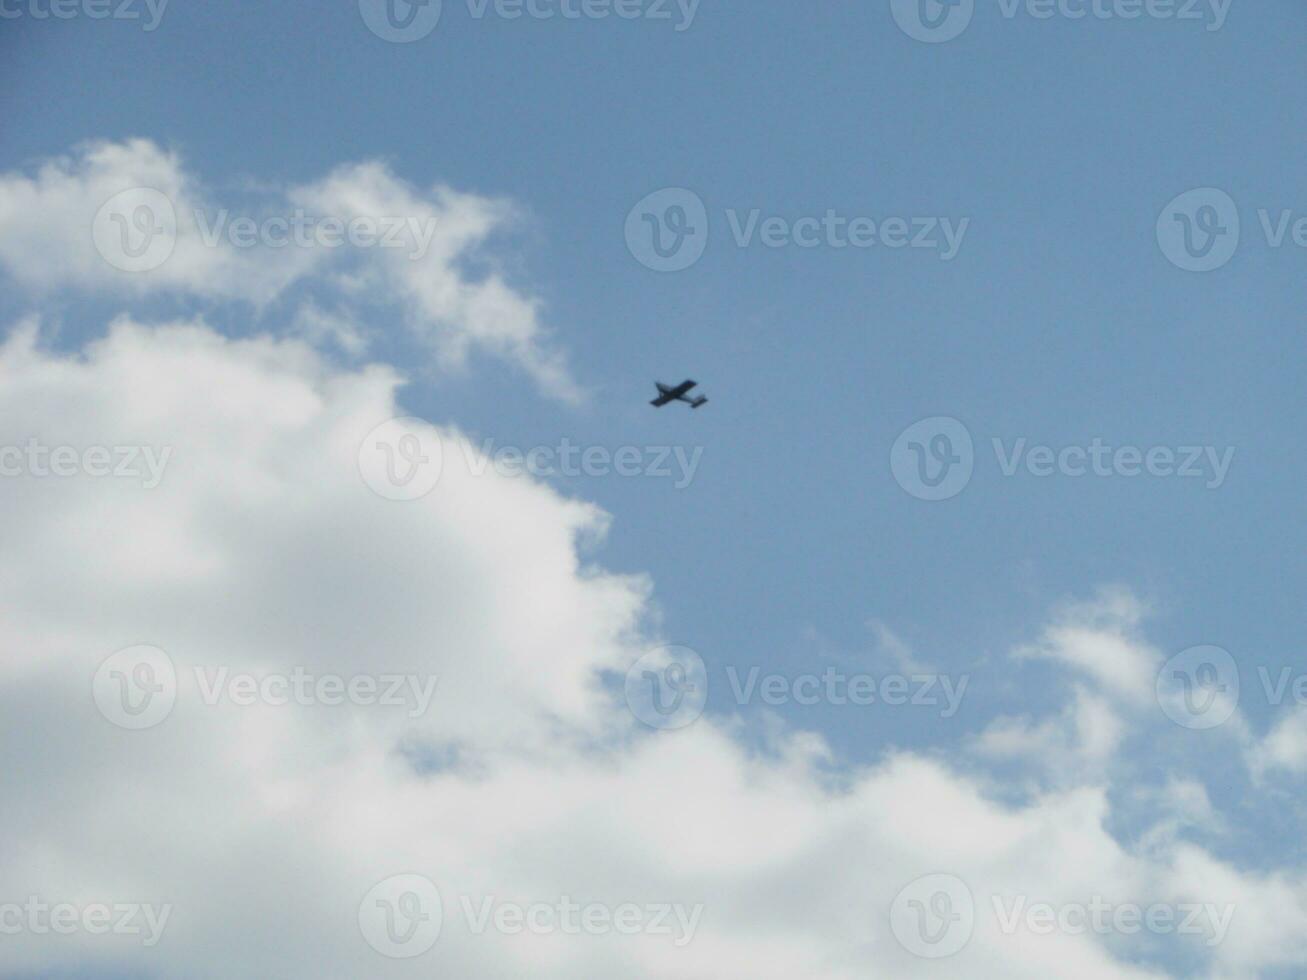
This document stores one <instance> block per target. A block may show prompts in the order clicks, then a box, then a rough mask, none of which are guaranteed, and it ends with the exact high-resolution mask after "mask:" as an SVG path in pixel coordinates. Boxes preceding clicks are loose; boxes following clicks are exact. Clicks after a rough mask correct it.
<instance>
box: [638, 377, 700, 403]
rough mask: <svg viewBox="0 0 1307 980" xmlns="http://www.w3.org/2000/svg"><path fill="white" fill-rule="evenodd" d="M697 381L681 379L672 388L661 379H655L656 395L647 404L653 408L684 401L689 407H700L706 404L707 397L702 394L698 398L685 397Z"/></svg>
mask: <svg viewBox="0 0 1307 980" xmlns="http://www.w3.org/2000/svg"><path fill="white" fill-rule="evenodd" d="M698 383H699V382H697V381H682V382H681V383H680V384H678V385H677V386H676V387H674V388H673V387H670V386H668V385H665V384H663V383H662V382H661V381H655V382H654V384H656V385H657V386H658V397H657V398H655V399H654V400H653V401H651V402H650V403H649V404H650V405H652V406H653V407H654V408H662V407H663V406H664V405H667V404H670V403H671V402H685V403H686V404H687V405H689V406H690V407H691V408H700V407H702V406H703V405H706V404H708V399H707V398H704V397H703V396H702V395H700V396H699V397H698V398H686V397H685V396H686V394H687V393H688V392H689V391H690V389H691V388H693V387H694V386H695V385H697V384H698Z"/></svg>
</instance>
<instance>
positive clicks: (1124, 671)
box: [1020, 589, 1163, 707]
mask: <svg viewBox="0 0 1307 980" xmlns="http://www.w3.org/2000/svg"><path fill="white" fill-rule="evenodd" d="M1144 612H1145V607H1144V606H1143V604H1142V603H1141V602H1140V601H1139V600H1138V599H1137V598H1135V597H1134V596H1133V595H1131V594H1130V593H1128V592H1126V591H1124V590H1120V589H1111V590H1106V591H1103V592H1102V593H1100V594H1099V595H1098V597H1097V598H1095V599H1094V600H1092V601H1089V602H1078V603H1069V604H1067V605H1065V606H1064V607H1063V608H1062V609H1061V610H1060V611H1059V614H1058V616H1057V618H1056V619H1055V620H1054V622H1053V623H1052V624H1050V625H1049V626H1048V627H1047V628H1046V629H1045V630H1044V632H1043V635H1042V636H1041V637H1040V639H1039V641H1038V642H1037V643H1035V644H1033V645H1031V646H1030V647H1027V648H1025V649H1023V650H1022V651H1020V653H1021V655H1022V656H1025V657H1031V658H1036V659H1046V660H1053V661H1056V662H1058V663H1062V664H1064V665H1066V666H1068V667H1072V668H1074V669H1075V670H1077V671H1079V672H1081V673H1083V674H1085V675H1087V676H1089V677H1091V678H1092V679H1093V680H1094V681H1095V682H1097V684H1098V685H1099V686H1100V687H1101V688H1102V689H1103V690H1104V692H1105V693H1107V694H1110V695H1112V696H1113V697H1115V698H1118V699H1120V700H1121V701H1123V702H1125V703H1127V704H1130V705H1133V706H1135V707H1141V706H1145V705H1150V704H1153V703H1154V698H1155V691H1156V684H1157V672H1158V670H1159V668H1160V667H1161V665H1162V662H1163V658H1162V656H1161V655H1160V654H1159V653H1158V652H1157V651H1156V650H1155V649H1153V648H1152V647H1151V646H1150V645H1149V644H1148V643H1146V642H1145V641H1144V640H1143V639H1142V638H1141V637H1140V636H1139V635H1138V632H1137V627H1138V625H1139V622H1140V620H1141V619H1142V617H1143V615H1144Z"/></svg>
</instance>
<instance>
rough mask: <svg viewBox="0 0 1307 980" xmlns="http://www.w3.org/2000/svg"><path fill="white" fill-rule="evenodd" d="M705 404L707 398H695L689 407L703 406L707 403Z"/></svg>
mask: <svg viewBox="0 0 1307 980" xmlns="http://www.w3.org/2000/svg"><path fill="white" fill-rule="evenodd" d="M707 404H708V399H707V398H696V399H695V400H694V401H692V402H690V407H691V408H703V406H705V405H707Z"/></svg>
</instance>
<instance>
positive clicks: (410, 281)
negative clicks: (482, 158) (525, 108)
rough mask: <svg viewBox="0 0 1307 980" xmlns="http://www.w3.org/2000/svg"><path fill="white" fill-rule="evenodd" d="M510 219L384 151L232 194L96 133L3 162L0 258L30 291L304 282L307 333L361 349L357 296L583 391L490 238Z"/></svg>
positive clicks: (450, 357)
mask: <svg viewBox="0 0 1307 980" xmlns="http://www.w3.org/2000/svg"><path fill="white" fill-rule="evenodd" d="M514 220H515V214H514V211H513V209H512V207H511V206H509V205H508V204H506V203H505V202H502V201H496V200H492V199H489V198H485V197H482V196H479V195H476V194H467V193H460V192H458V191H455V190H453V189H451V188H449V187H445V186H443V185H437V186H434V187H432V188H430V189H426V190H423V189H419V188H416V187H413V186H410V185H409V184H407V183H405V182H404V181H403V180H401V179H399V178H398V177H397V176H396V175H395V174H394V173H392V172H391V171H390V169H389V168H388V167H386V166H385V165H383V164H380V163H376V162H367V163H361V164H354V165H347V166H342V167H340V168H338V169H337V170H335V171H334V172H332V173H331V174H329V175H327V176H326V177H324V178H322V179H321V180H318V181H314V182H311V183H309V184H304V185H297V186H292V187H288V188H285V189H283V190H281V191H276V192H268V191H265V192H263V193H232V194H227V195H225V196H224V195H219V194H217V193H216V192H214V191H213V190H212V189H210V188H208V187H206V186H205V185H204V184H203V183H202V182H201V181H200V180H199V179H198V178H197V177H196V176H195V175H194V174H192V173H191V172H190V171H188V170H187V168H186V166H185V164H184V162H183V160H182V158H181V157H180V155H179V154H177V153H176V152H171V151H167V150H165V149H163V148H162V147H160V146H158V145H157V144H155V143H153V142H151V141H148V140H132V141H128V142H121V143H112V142H99V143H90V144H87V145H86V146H84V147H81V148H80V149H79V150H77V151H76V152H75V153H72V154H69V155H67V156H63V157H60V158H57V159H54V160H49V161H45V162H43V163H41V164H39V165H37V166H35V167H33V168H31V169H30V170H29V171H26V172H11V173H4V174H0V269H2V270H3V271H5V272H7V273H8V275H9V276H10V277H11V279H12V280H13V281H14V282H15V283H17V284H18V285H20V286H22V287H24V288H26V289H28V290H31V291H34V292H37V293H49V292H51V291H53V290H56V289H61V288H73V289H81V290H94V291H97V292H108V293H109V294H116V295H123V296H129V297H144V296H152V295H166V296H173V297H180V298H193V299H199V300H203V301H206V302H209V303H232V302H243V303H247V304H253V305H254V306H255V307H258V308H263V307H266V306H267V305H268V304H270V303H272V302H274V301H276V300H278V299H279V298H282V297H286V296H287V295H288V291H290V290H291V288H292V287H294V286H297V285H306V284H310V285H311V286H312V287H313V288H314V290H315V291H316V292H318V293H321V294H323V296H324V299H322V300H320V301H319V302H316V303H315V302H313V301H307V302H306V305H305V308H304V310H302V311H301V313H300V314H299V315H298V316H299V318H300V319H301V320H304V321H306V323H305V326H306V327H307V335H311V336H316V337H319V338H325V337H330V338H331V339H333V340H334V341H336V342H338V343H339V344H340V346H342V347H344V348H345V349H346V350H348V351H351V352H354V353H358V351H359V349H360V347H361V346H362V341H363V340H365V339H366V332H365V331H362V330H360V329H359V328H358V327H357V325H355V323H354V321H356V320H357V316H356V315H355V314H356V311H357V309H358V308H359V307H366V308H367V309H370V310H376V309H378V308H389V309H393V310H394V311H397V314H398V316H399V317H400V318H401V319H402V320H403V321H404V323H405V324H406V325H407V327H408V328H409V330H410V331H411V333H412V335H413V337H414V338H415V339H416V340H417V342H418V343H419V344H421V345H422V346H424V347H425V348H426V349H427V350H428V351H429V353H430V354H431V357H432V359H433V361H434V362H435V363H436V364H437V365H438V366H440V367H441V368H444V369H458V368H461V367H463V365H464V364H465V362H466V361H467V358H468V356H469V354H471V353H473V352H484V353H486V354H489V355H491V356H494V357H499V358H502V359H504V360H506V361H508V362H510V363H512V364H514V365H516V366H517V367H519V368H520V369H522V370H523V371H525V372H526V373H527V374H529V375H530V376H531V377H532V378H533V379H534V380H535V381H536V383H537V384H538V385H539V386H540V387H541V388H542V389H543V390H544V391H545V392H547V393H548V394H550V395H552V396H555V397H558V398H561V399H564V400H569V401H575V400H576V399H578V398H579V397H580V392H579V390H578V388H577V386H576V384H575V382H574V381H573V379H572V377H571V375H570V373H569V371H568V368H567V365H566V362H565V360H564V358H563V357H562V355H561V354H560V353H559V351H558V350H557V349H556V347H555V346H554V345H553V344H552V342H551V339H550V337H549V336H548V332H547V331H546V329H545V327H544V325H543V324H542V322H541V319H540V304H539V301H538V300H536V299H535V298H533V297H531V296H530V295H528V294H525V293H523V292H521V291H520V290H518V289H515V288H514V287H513V286H511V285H510V284H509V283H508V282H507V280H506V279H505V278H504V276H503V275H502V273H501V272H500V271H498V269H497V268H496V267H495V264H494V261H493V259H494V256H493V254H492V253H491V251H490V250H489V244H488V243H489V239H490V238H491V237H492V236H494V235H495V234H496V233H498V232H500V231H503V230H505V229H507V228H510V227H511V226H512V225H513V223H514ZM324 301H325V302H329V303H330V307H329V308H327V309H322V308H320V306H321V302H324Z"/></svg>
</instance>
